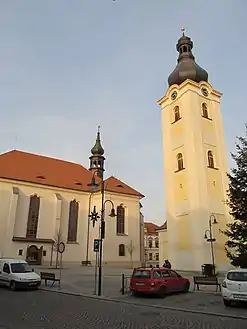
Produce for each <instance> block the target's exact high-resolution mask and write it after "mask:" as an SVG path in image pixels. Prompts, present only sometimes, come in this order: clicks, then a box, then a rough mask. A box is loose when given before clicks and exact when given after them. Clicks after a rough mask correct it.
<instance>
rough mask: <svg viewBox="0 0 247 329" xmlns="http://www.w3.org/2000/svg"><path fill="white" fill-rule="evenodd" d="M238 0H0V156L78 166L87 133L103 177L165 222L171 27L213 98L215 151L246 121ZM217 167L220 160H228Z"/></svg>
mask: <svg viewBox="0 0 247 329" xmlns="http://www.w3.org/2000/svg"><path fill="white" fill-rule="evenodd" d="M246 12H247V2H246V1H245V0H232V1H231V0H217V1H213V0H208V1H197V0H194V1H192V0H186V1H181V0H173V1H166V0H116V1H112V0H42V1H37V0H36V1H34V0H22V1H20V0H11V1H9V0H0V41H1V44H0V153H3V152H6V151H8V150H11V149H19V150H24V151H27V152H32V153H38V154H42V155H46V156H51V157H56V158H60V159H64V160H68V161H73V162H77V163H81V164H82V165H84V166H85V167H88V165H89V160H88V157H89V155H90V149H91V147H92V146H93V144H94V142H95V137H96V131H97V126H98V125H100V127H101V135H102V144H103V146H104V149H105V154H106V176H110V175H114V176H115V177H117V178H119V179H121V180H122V181H124V182H125V183H127V184H129V185H131V186H132V187H134V188H135V189H137V190H138V191H140V192H141V193H143V194H144V195H145V196H146V197H145V199H144V200H143V201H142V204H143V209H142V210H143V214H144V216H145V220H146V221H152V222H156V223H157V224H162V223H163V222H164V221H165V188H164V176H163V148H162V135H161V111H160V108H159V106H158V105H157V103H156V102H157V100H158V99H159V98H161V97H162V96H163V95H164V94H165V92H166V90H167V87H168V84H167V77H168V76H169V74H170V73H171V72H172V70H173V69H174V68H175V66H176V61H177V56H178V53H177V51H176V48H175V46H176V43H177V40H178V38H179V37H180V36H181V27H185V32H186V34H187V35H188V36H190V37H191V38H192V40H193V42H194V49H193V53H194V55H195V57H196V61H197V63H198V64H199V65H201V66H202V67H203V68H205V69H207V71H208V73H209V82H210V84H211V85H212V86H213V88H215V89H216V90H218V91H220V92H222V93H223V98H222V104H221V106H222V113H223V118H224V127H225V138H226V146H227V150H228V152H229V153H230V152H231V151H234V149H235V141H236V135H243V134H244V131H245V128H244V123H245V122H246V121H247V120H246V117H247V115H246V113H247V107H246V95H247V92H246V83H245V79H247V63H246V54H247V42H246V41H247V34H246V31H247V20H246ZM229 165H230V166H232V162H231V160H230V156H229Z"/></svg>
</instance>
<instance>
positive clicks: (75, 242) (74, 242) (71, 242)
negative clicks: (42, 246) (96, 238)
mask: <svg viewBox="0 0 247 329" xmlns="http://www.w3.org/2000/svg"><path fill="white" fill-rule="evenodd" d="M66 243H67V244H79V242H77V241H67V242H66Z"/></svg>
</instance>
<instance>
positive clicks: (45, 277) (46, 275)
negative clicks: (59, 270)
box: [40, 272, 60, 287]
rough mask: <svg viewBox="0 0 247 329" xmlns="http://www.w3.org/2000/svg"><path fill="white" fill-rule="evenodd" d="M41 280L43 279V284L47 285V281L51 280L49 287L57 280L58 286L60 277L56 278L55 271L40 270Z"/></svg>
mask: <svg viewBox="0 0 247 329" xmlns="http://www.w3.org/2000/svg"><path fill="white" fill-rule="evenodd" d="M40 278H41V280H44V281H45V285H46V286H47V281H52V284H51V287H53V286H54V283H55V282H58V284H59V287H60V279H58V278H56V276H55V273H50V272H40Z"/></svg>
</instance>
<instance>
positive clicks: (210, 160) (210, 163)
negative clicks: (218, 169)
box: [208, 151, 214, 168]
mask: <svg viewBox="0 0 247 329" xmlns="http://www.w3.org/2000/svg"><path fill="white" fill-rule="evenodd" d="M208 166H209V168H214V156H213V152H212V151H208Z"/></svg>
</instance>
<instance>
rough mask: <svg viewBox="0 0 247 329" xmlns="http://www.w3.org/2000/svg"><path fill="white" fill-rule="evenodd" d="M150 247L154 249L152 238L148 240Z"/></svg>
mask: <svg viewBox="0 0 247 329" xmlns="http://www.w3.org/2000/svg"><path fill="white" fill-rule="evenodd" d="M148 247H149V248H153V239H152V238H149V239H148Z"/></svg>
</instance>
